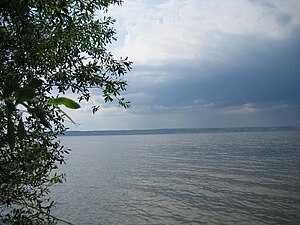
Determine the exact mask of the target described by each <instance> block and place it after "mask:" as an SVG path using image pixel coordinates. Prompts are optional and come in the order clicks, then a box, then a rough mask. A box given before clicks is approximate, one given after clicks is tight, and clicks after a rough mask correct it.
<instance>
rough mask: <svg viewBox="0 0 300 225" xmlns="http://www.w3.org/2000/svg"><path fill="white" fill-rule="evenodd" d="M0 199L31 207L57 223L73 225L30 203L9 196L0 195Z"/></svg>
mask: <svg viewBox="0 0 300 225" xmlns="http://www.w3.org/2000/svg"><path fill="white" fill-rule="evenodd" d="M0 197H1V198H3V199H7V200H11V201H13V202H15V203H17V204H19V205H25V206H27V207H29V208H32V209H35V210H37V211H39V212H41V213H43V214H45V215H47V216H49V217H51V218H53V219H55V220H57V221H60V222H63V223H66V224H70V225H73V223H71V222H69V221H66V220H63V219H60V218H58V217H56V216H53V215H51V214H49V213H47V212H45V211H43V210H42V209H40V208H39V207H37V206H35V205H32V204H30V203H27V202H22V201H20V200H17V199H14V198H12V197H7V196H5V195H2V194H0Z"/></svg>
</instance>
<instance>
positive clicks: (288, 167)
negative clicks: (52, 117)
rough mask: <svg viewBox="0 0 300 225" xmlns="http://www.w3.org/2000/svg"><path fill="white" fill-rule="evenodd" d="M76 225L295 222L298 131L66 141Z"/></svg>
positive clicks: (59, 191)
mask: <svg viewBox="0 0 300 225" xmlns="http://www.w3.org/2000/svg"><path fill="white" fill-rule="evenodd" d="M62 142H63V144H64V145H65V146H67V147H70V148H71V149H72V152H71V154H70V155H68V156H67V164H66V165H64V166H62V167H61V171H62V172H65V173H66V174H67V182H65V183H64V184H62V185H58V186H56V187H54V188H53V190H52V195H53V199H54V200H55V201H57V205H56V208H55V209H54V210H53V214H54V215H56V216H58V217H61V218H63V219H66V220H68V221H71V222H73V223H74V224H86V225H87V224H103V225H106V224H300V132H297V131H294V132H287V131H286V132H241V133H237V132H236V133H200V134H159V135H120V136H117V135H115V136H114V135H112V136H66V137H62Z"/></svg>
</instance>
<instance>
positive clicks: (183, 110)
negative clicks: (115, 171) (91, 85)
mask: <svg viewBox="0 0 300 225" xmlns="http://www.w3.org/2000/svg"><path fill="white" fill-rule="evenodd" d="M109 15H110V16H112V17H114V18H116V20H117V22H116V24H115V28H116V29H117V38H118V41H117V42H116V43H114V44H113V45H112V46H109V47H108V48H109V50H110V51H111V52H112V53H113V54H114V55H115V57H116V58H119V57H121V56H122V57H127V56H128V57H129V59H130V60H131V61H132V62H133V68H132V70H131V71H130V72H129V73H128V74H126V76H125V79H126V80H127V81H128V84H129V85H128V89H127V91H126V92H125V93H124V94H123V96H124V97H125V98H126V99H127V100H129V101H130V102H131V108H130V109H126V110H125V109H122V108H121V107H118V105H117V103H116V104H106V105H105V104H102V103H100V102H101V101H100V99H101V95H99V93H96V92H95V93H94V97H93V102H94V103H95V104H97V103H99V104H101V107H100V110H99V112H97V113H96V114H95V115H93V114H92V113H91V105H90V104H87V103H82V107H81V109H79V110H75V111H74V110H72V111H68V113H69V114H70V116H71V117H72V118H73V120H74V121H76V122H77V123H78V124H79V125H78V127H75V126H73V125H72V124H70V125H69V126H70V127H71V129H72V130H123V129H159V128H214V127H253V126H300V1H299V0H226V1H224V0H125V1H124V3H123V5H122V6H113V7H111V8H110V9H109Z"/></svg>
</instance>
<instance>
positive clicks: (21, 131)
mask: <svg viewBox="0 0 300 225" xmlns="http://www.w3.org/2000/svg"><path fill="white" fill-rule="evenodd" d="M17 136H18V138H19V139H20V141H22V140H23V139H24V138H25V137H26V130H25V128H24V123H23V120H22V118H20V121H19V124H18V130H17Z"/></svg>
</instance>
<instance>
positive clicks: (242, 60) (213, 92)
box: [131, 32, 300, 113]
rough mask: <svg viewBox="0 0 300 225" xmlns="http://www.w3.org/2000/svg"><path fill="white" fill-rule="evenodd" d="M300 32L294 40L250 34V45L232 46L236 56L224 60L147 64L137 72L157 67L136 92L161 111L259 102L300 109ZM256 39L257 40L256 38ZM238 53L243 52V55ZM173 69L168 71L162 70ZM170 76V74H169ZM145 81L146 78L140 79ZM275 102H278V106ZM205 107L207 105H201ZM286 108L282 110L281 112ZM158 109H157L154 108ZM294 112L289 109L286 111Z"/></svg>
mask: <svg viewBox="0 0 300 225" xmlns="http://www.w3.org/2000/svg"><path fill="white" fill-rule="evenodd" d="M299 37H300V35H299V32H295V33H294V35H292V36H291V38H289V39H288V40H286V39H285V40H276V41H275V40H274V41H270V40H266V39H259V38H253V37H251V38H245V39H244V40H243V41H244V42H247V43H248V42H250V44H248V45H246V47H245V46H244V47H241V46H240V48H239V49H238V50H237V49H232V53H231V57H232V58H231V60H230V61H228V62H224V63H203V61H202V62H199V63H198V64H197V62H190V61H181V62H176V63H174V64H168V65H164V66H161V67H158V66H157V67H148V68H146V67H144V68H143V67H141V68H137V70H136V73H139V72H138V71H140V73H141V74H142V72H143V71H152V73H147V74H146V75H145V76H146V77H147V78H148V79H145V78H142V79H141V80H140V81H139V78H138V76H136V77H135V78H134V79H133V80H132V81H131V82H132V84H133V85H134V84H137V86H135V87H134V90H135V91H136V92H143V93H145V94H147V95H148V96H152V98H148V99H145V100H144V101H143V100H142V101H140V102H139V104H145V105H148V108H149V105H151V104H152V106H153V108H155V107H154V105H156V106H157V105H159V106H161V109H163V110H161V111H157V113H161V112H168V109H169V111H170V112H171V111H173V112H174V111H176V110H182V109H184V107H186V109H187V107H188V106H192V105H194V106H195V105H196V104H200V105H202V106H209V107H211V108H212V109H214V110H217V109H218V108H226V107H231V106H238V105H243V104H247V103H253V104H255V105H256V106H259V107H262V108H265V109H266V107H267V108H269V109H270V110H269V113H274V111H275V110H276V109H275V108H274V109H273V111H272V110H271V108H272V107H273V106H274V105H273V106H271V105H270V104H271V103H272V104H275V105H276V104H279V105H282V104H288V105H293V109H294V110H295V108H296V110H298V111H299V109H300V63H299V61H300V42H299V40H300V38H299ZM250 40H251V41H250ZM237 52H242V53H241V54H238V53H237ZM160 73H161V74H164V73H165V74H167V75H161V76H159V75H160ZM164 76H165V77H164ZM139 82H140V83H139ZM274 107H275V106H274ZM200 109H201V110H202V109H203V107H200ZM283 111H284V110H283V109H281V111H280V112H281V113H284V112H283ZM152 113H155V110H153V112H152ZM285 113H288V110H286V111H285Z"/></svg>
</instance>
